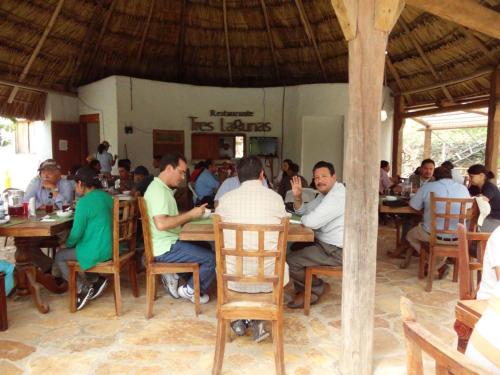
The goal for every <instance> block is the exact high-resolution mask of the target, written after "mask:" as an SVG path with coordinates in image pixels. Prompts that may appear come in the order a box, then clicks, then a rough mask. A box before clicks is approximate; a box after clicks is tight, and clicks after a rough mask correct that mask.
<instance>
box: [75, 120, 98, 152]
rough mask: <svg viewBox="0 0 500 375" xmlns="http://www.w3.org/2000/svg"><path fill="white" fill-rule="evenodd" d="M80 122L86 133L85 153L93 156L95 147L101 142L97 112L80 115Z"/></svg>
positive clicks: (95, 150)
mask: <svg viewBox="0 0 500 375" xmlns="http://www.w3.org/2000/svg"><path fill="white" fill-rule="evenodd" d="M80 123H81V124H82V126H83V127H85V130H86V133H87V150H86V155H85V156H88V155H93V156H95V154H96V152H97V147H98V146H99V144H100V143H101V129H100V123H99V114H98V113H94V114H90V115H81V116H80Z"/></svg>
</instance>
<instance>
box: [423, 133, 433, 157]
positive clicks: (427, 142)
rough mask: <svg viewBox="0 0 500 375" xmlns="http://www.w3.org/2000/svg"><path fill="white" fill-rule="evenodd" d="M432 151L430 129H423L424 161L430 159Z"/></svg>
mask: <svg viewBox="0 0 500 375" xmlns="http://www.w3.org/2000/svg"><path fill="white" fill-rule="evenodd" d="M431 151H432V129H429V128H425V130H424V159H429V158H430V157H431Z"/></svg>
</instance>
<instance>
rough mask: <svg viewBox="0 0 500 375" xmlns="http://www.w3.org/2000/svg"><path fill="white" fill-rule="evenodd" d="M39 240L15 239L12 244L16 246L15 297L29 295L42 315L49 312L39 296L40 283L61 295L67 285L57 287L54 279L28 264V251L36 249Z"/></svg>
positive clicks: (28, 238)
mask: <svg viewBox="0 0 500 375" xmlns="http://www.w3.org/2000/svg"><path fill="white" fill-rule="evenodd" d="M39 241H40V239H39V238H33V237H31V238H30V237H15V238H14V244H15V245H16V253H15V259H16V269H17V274H18V277H17V279H18V284H17V295H20V296H26V295H28V294H31V297H32V299H33V302H34V304H35V306H36V307H37V308H38V311H40V312H41V313H42V314H45V313H47V312H48V311H49V306H48V305H47V304H46V303H44V302H43V301H42V298H41V296H40V285H39V284H38V282H37V281H39V282H41V283H42V284H43V285H44V286H45V287H46V288H47V289H49V290H51V291H53V292H56V293H62V292H63V291H64V290H65V289H67V285H66V284H63V285H62V286H59V285H58V284H57V283H56V282H55V280H54V278H53V277H52V276H51V275H49V274H44V273H43V272H41V270H39V269H38V267H36V266H35V265H33V264H32V263H31V262H30V251H31V250H30V249H32V248H33V247H37V246H38V243H39Z"/></svg>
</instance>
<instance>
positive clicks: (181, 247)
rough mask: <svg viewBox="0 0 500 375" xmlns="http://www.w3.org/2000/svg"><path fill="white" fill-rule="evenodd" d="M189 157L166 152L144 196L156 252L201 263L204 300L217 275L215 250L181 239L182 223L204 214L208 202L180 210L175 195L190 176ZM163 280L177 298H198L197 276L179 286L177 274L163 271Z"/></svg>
mask: <svg viewBox="0 0 500 375" xmlns="http://www.w3.org/2000/svg"><path fill="white" fill-rule="evenodd" d="M186 170H187V164H186V159H184V157H183V156H182V155H180V154H177V153H173V154H167V155H164V156H163V157H162V159H161V161H160V174H159V175H158V177H155V178H154V180H153V181H152V182H151V184H149V187H148V189H147V190H146V193H145V194H144V200H145V201H146V205H147V207H148V216H149V217H148V218H144V220H149V223H150V227H151V237H152V242H153V255H154V257H155V261H156V262H163V263H198V264H199V265H200V287H201V291H202V293H203V294H202V295H201V296H200V302H201V303H207V302H208V300H209V297H208V294H204V292H206V291H207V290H208V288H209V286H210V284H211V283H212V281H213V279H214V277H215V255H214V253H213V252H212V251H211V250H210V249H208V248H206V247H203V246H200V244H198V243H194V242H186V241H180V240H179V233H180V231H181V225H183V224H185V223H187V222H188V221H191V220H193V219H197V218H200V217H201V216H203V214H204V213H205V206H206V204H205V205H202V206H200V207H195V208H193V209H192V210H190V211H188V212H185V213H182V214H179V210H178V208H177V202H176V201H175V198H174V191H173V189H175V188H176V187H178V186H179V185H180V183H181V182H182V181H183V180H184V178H185V176H186ZM162 282H163V284H164V285H165V287H166V289H167V290H168V292H169V293H170V294H171V295H172V297H174V298H179V297H183V298H186V299H189V300H191V302H194V290H193V279H192V277H190V279H189V280H188V282H187V284H186V285H183V286H181V287H179V288H177V284H178V276H177V275H176V274H164V275H162Z"/></svg>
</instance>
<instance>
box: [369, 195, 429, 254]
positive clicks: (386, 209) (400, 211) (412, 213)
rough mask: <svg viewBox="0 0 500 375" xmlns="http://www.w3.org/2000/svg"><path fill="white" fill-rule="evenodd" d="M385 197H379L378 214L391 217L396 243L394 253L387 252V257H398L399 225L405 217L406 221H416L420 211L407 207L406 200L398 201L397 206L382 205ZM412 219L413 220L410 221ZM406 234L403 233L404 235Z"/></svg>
mask: <svg viewBox="0 0 500 375" xmlns="http://www.w3.org/2000/svg"><path fill="white" fill-rule="evenodd" d="M384 200H385V196H380V199H379V204H378V212H379V213H380V214H385V215H391V216H392V217H393V219H394V227H395V228H396V243H395V245H396V246H395V251H388V255H390V256H396V257H397V256H398V255H401V256H402V253H401V249H400V248H399V245H400V244H401V237H402V235H401V225H402V219H401V218H402V217H407V218H408V220H415V221H416V220H417V219H418V218H420V216H422V212H421V211H417V210H415V209H414V208H412V207H411V206H410V205H409V200H407V199H402V198H399V199H398V203H399V204H398V205H397V206H392V205H387V204H384ZM412 218H414V219H412ZM405 234H406V233H403V235H405Z"/></svg>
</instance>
